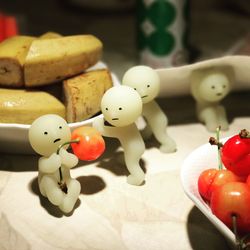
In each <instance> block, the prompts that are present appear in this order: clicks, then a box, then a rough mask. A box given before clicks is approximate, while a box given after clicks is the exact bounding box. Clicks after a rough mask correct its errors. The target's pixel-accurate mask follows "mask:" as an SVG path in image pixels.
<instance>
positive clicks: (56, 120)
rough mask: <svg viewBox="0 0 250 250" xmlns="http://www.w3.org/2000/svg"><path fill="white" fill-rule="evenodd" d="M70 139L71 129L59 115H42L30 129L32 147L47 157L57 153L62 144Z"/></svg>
mask: <svg viewBox="0 0 250 250" xmlns="http://www.w3.org/2000/svg"><path fill="white" fill-rule="evenodd" d="M70 139H71V131H70V128H69V126H68V124H67V122H66V121H65V120H64V119H63V118H62V117H60V116H58V115H53V114H48V115H43V116H40V117H39V118H37V119H36V120H35V121H34V122H33V123H32V124H31V127H30V129H29V141H30V144H31V146H32V148H33V149H34V150H35V151H36V152H37V153H38V154H40V155H43V156H46V157H49V156H50V155H51V154H52V153H55V152H56V151H57V149H58V147H59V146H60V145H61V144H63V143H65V142H68V141H70Z"/></svg>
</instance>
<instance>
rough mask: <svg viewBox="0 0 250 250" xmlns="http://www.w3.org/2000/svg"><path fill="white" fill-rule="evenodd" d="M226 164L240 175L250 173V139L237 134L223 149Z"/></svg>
mask: <svg viewBox="0 0 250 250" xmlns="http://www.w3.org/2000/svg"><path fill="white" fill-rule="evenodd" d="M221 160H222V162H223V164H224V166H225V167H226V168H227V169H229V170H231V171H232V172H234V173H235V174H237V175H239V176H248V175H249V174H250V139H249V138H241V137H240V136H239V135H235V136H233V137H231V138H230V139H228V140H227V141H226V142H225V144H224V145H223V147H222V149H221Z"/></svg>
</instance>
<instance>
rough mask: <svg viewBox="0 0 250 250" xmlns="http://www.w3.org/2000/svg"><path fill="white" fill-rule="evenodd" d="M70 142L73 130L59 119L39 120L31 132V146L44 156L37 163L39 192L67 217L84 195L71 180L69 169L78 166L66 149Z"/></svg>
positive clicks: (55, 117) (35, 122)
mask: <svg viewBox="0 0 250 250" xmlns="http://www.w3.org/2000/svg"><path fill="white" fill-rule="evenodd" d="M70 140H71V131H70V128H69V126H68V124H67V122H66V121H65V120H64V119H63V118H61V117H60V116H58V115H53V114H49V115H43V116H41V117H39V118H37V119H36V120H35V121H34V122H33V123H32V124H31V127H30V130H29V141H30V144H31V146H32V148H33V149H34V150H35V151H36V152H37V153H38V154H40V155H41V156H42V157H41V158H40V159H39V161H38V184H39V189H40V192H41V194H42V195H43V196H45V197H47V198H48V199H49V201H50V202H51V203H52V204H54V205H56V206H58V207H59V208H60V209H61V210H62V211H63V212H65V213H69V212H71V211H72V209H73V208H74V206H75V203H76V201H77V199H78V197H79V194H80V191H81V185H80V183H79V182H78V181H77V180H75V179H72V178H71V176H70V169H71V168H73V167H74V166H76V165H77V163H78V158H77V157H76V156H75V155H74V154H71V153H68V152H67V150H66V149H67V147H68V145H64V143H67V142H69V141H70ZM63 145H64V146H63Z"/></svg>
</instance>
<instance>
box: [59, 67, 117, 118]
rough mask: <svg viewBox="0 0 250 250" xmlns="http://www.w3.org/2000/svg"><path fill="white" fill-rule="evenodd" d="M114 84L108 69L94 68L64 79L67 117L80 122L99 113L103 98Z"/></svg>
mask: <svg viewBox="0 0 250 250" xmlns="http://www.w3.org/2000/svg"><path fill="white" fill-rule="evenodd" d="M112 85H113V83H112V78H111V75H110V73H109V71H108V70H106V69H103V70H94V71H89V72H86V73H83V74H81V75H78V76H76V77H73V78H70V79H67V80H64V81H63V91H64V96H65V98H64V99H65V106H66V119H67V121H68V122H79V121H82V120H85V119H88V118H90V117H92V116H94V115H95V114H97V113H98V112H99V111H100V110H101V108H100V104H101V99H102V96H103V94H104V93H105V91H106V90H108V89H109V88H111V87H112Z"/></svg>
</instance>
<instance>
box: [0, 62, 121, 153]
mask: <svg viewBox="0 0 250 250" xmlns="http://www.w3.org/2000/svg"><path fill="white" fill-rule="evenodd" d="M101 68H106V65H105V64H104V63H102V62H99V63H97V64H96V65H95V66H93V67H92V68H90V69H89V70H93V69H101ZM111 75H112V80H113V84H114V85H119V84H120V82H119V80H118V78H117V77H116V75H115V74H113V73H111ZM99 116H102V114H100V115H98V116H96V117H99ZM96 117H93V118H91V119H87V120H84V121H81V122H75V123H69V127H70V128H71V130H73V129H75V128H77V127H80V126H91V125H92V122H93V120H94V119H95V118H96ZM29 128H30V125H27V124H16V123H0V152H5V153H15V154H33V153H34V151H33V149H32V148H31V146H30V143H29V140H28V131H29Z"/></svg>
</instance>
